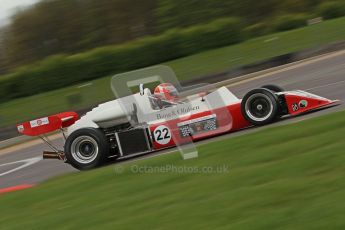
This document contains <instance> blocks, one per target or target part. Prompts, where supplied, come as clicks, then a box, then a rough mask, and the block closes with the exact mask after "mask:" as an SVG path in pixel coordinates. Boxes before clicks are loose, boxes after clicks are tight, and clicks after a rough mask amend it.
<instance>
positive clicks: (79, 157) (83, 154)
mask: <svg viewBox="0 0 345 230" xmlns="http://www.w3.org/2000/svg"><path fill="white" fill-rule="evenodd" d="M71 154H72V156H73V158H74V159H75V160H76V161H77V162H79V163H81V164H88V163H91V162H92V161H94V160H95V159H96V157H97V155H98V144H97V142H96V140H95V139H93V138H92V137H89V136H80V137H77V138H76V139H74V141H73V142H72V144H71Z"/></svg>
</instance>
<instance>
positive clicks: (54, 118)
mask: <svg viewBox="0 0 345 230" xmlns="http://www.w3.org/2000/svg"><path fill="white" fill-rule="evenodd" d="M78 119H79V116H78V114H77V113H76V112H64V113H58V114H55V115H51V116H48V117H42V118H39V119H35V120H32V121H27V122H24V123H21V124H18V125H17V129H18V132H19V133H21V134H23V135H26V136H41V135H44V134H47V133H51V132H54V131H56V130H61V129H63V128H67V127H68V126H71V125H73V124H74V123H75V122H76V121H77V120H78Z"/></svg>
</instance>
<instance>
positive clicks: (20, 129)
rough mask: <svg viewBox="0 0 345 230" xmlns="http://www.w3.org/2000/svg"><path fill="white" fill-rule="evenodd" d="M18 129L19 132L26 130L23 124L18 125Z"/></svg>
mask: <svg viewBox="0 0 345 230" xmlns="http://www.w3.org/2000/svg"><path fill="white" fill-rule="evenodd" d="M17 129H18V132H20V133H22V132H23V131H24V126H23V125H18V126H17Z"/></svg>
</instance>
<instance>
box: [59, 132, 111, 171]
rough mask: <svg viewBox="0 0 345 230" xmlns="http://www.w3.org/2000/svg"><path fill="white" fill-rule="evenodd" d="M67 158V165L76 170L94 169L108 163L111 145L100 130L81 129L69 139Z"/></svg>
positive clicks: (66, 147)
mask: <svg viewBox="0 0 345 230" xmlns="http://www.w3.org/2000/svg"><path fill="white" fill-rule="evenodd" d="M65 156H66V159H67V163H69V164H71V165H72V166H73V167H75V168H76V169H79V170H89V169H93V168H96V167H99V166H101V165H103V164H104V163H105V162H106V160H107V158H108V156H109V143H108V141H107V139H106V137H105V135H104V133H103V132H102V131H100V130H99V129H95V128H83V129H79V130H76V131H74V132H73V133H72V134H71V135H70V136H69V137H68V138H67V140H66V143H65Z"/></svg>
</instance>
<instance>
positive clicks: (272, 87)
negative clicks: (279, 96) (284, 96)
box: [261, 85, 285, 93]
mask: <svg viewBox="0 0 345 230" xmlns="http://www.w3.org/2000/svg"><path fill="white" fill-rule="evenodd" d="M261 88H264V89H269V90H271V91H273V92H275V93H280V92H284V91H285V90H284V89H283V88H282V87H280V86H278V85H263V86H261Z"/></svg>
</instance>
